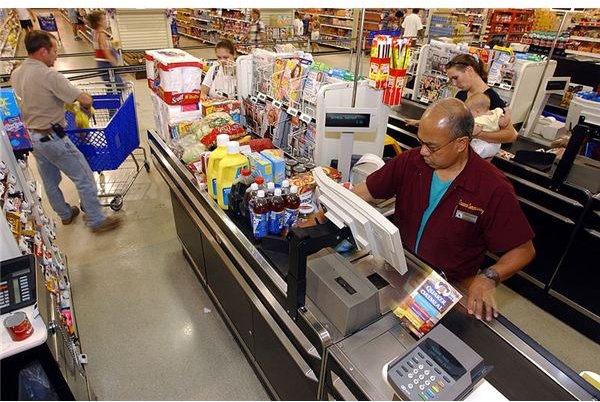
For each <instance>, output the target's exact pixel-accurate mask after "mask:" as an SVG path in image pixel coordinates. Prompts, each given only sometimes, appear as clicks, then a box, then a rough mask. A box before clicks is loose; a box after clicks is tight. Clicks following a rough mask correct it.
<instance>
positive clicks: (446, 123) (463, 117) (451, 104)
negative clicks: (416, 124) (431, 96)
mask: <svg viewBox="0 0 600 402" xmlns="http://www.w3.org/2000/svg"><path fill="white" fill-rule="evenodd" d="M424 124H425V125H426V126H429V127H432V128H433V127H435V128H437V129H441V130H442V131H447V132H448V135H449V136H450V139H455V138H460V137H465V136H466V137H469V139H470V138H471V136H472V135H473V126H474V124H475V123H474V121H473V115H472V114H471V111H470V110H469V108H468V107H467V106H466V105H465V104H464V103H463V102H462V101H461V100H459V99H456V98H446V99H441V100H439V101H437V102H435V103H433V104H431V106H429V107H428V108H427V109H426V110H425V113H423V116H422V117H421V126H422V125H424Z"/></svg>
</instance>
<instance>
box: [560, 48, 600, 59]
mask: <svg viewBox="0 0 600 402" xmlns="http://www.w3.org/2000/svg"><path fill="white" fill-rule="evenodd" d="M565 53H566V54H572V55H576V56H588V57H593V58H596V59H600V53H591V52H580V51H578V50H569V49H567V50H565Z"/></svg>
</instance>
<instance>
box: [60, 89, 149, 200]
mask: <svg viewBox="0 0 600 402" xmlns="http://www.w3.org/2000/svg"><path fill="white" fill-rule="evenodd" d="M78 87H79V88H81V89H82V90H84V91H85V92H87V93H88V94H90V95H91V96H92V98H93V99H94V104H93V106H94V109H95V110H96V112H95V114H94V116H93V117H92V118H91V119H90V128H77V127H76V125H75V116H74V114H73V113H72V112H66V113H65V119H66V121H67V127H66V129H65V131H66V133H67V135H68V136H69V139H70V140H71V141H72V142H73V144H75V146H76V147H77V148H78V149H79V150H80V151H81V153H82V154H83V155H84V156H85V158H86V159H87V161H88V163H89V165H90V168H91V169H92V171H94V172H96V174H97V180H96V181H97V184H98V189H99V192H98V196H99V197H101V198H110V199H111V200H110V201H109V202H106V203H103V204H102V205H104V206H109V207H110V208H112V209H113V210H115V211H118V210H120V209H121V207H122V206H123V199H124V197H125V195H126V194H127V191H129V189H130V188H131V186H132V184H133V182H134V181H135V179H136V177H137V176H138V174H139V172H140V171H141V170H142V169H143V168H145V169H146V171H150V163H149V162H148V159H147V157H146V150H145V149H144V148H143V147H140V138H139V131H138V123H137V115H136V109H135V98H134V91H133V83H131V82H124V83H121V84H116V83H113V84H106V83H105V82H102V83H84V84H78ZM128 157H131V158H130V159H131V162H129V163H127V162H126V161H128ZM140 157H143V159H141V160H138V159H140Z"/></svg>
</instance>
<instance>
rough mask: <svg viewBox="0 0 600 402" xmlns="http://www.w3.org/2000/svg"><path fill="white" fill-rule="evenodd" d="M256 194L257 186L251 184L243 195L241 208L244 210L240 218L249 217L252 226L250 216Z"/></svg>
mask: <svg viewBox="0 0 600 402" xmlns="http://www.w3.org/2000/svg"><path fill="white" fill-rule="evenodd" d="M257 193H258V184H257V183H252V184H251V185H250V187H248V190H246V194H244V203H243V206H242V208H243V209H244V210H245V212H244V213H242V216H249V217H250V224H251V225H252V214H253V213H254V211H253V209H254V199H255V198H256V194H257Z"/></svg>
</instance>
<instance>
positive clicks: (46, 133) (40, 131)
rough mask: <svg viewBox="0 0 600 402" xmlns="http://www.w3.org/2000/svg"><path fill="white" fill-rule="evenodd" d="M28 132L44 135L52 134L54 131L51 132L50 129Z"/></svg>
mask: <svg viewBox="0 0 600 402" xmlns="http://www.w3.org/2000/svg"><path fill="white" fill-rule="evenodd" d="M29 131H32V132H35V133H39V134H44V135H50V134H54V130H52V129H51V128H30V129H29Z"/></svg>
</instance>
